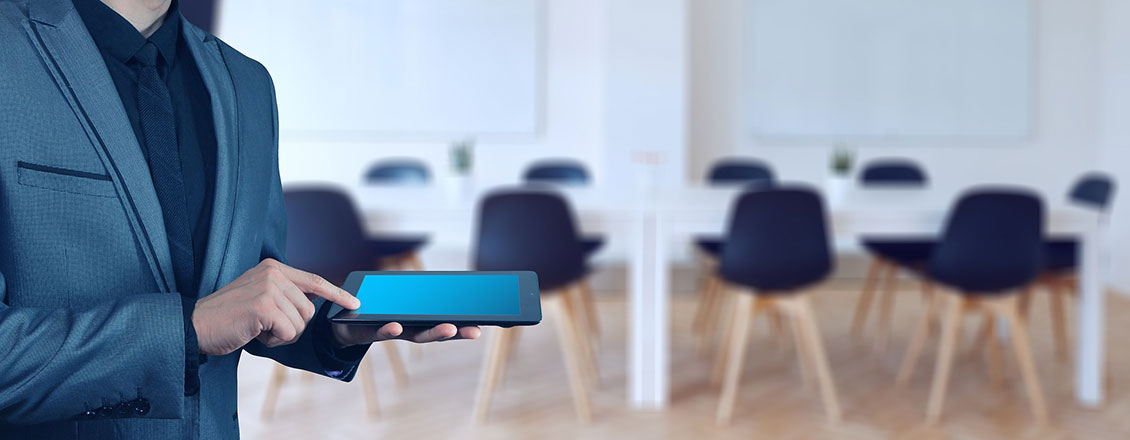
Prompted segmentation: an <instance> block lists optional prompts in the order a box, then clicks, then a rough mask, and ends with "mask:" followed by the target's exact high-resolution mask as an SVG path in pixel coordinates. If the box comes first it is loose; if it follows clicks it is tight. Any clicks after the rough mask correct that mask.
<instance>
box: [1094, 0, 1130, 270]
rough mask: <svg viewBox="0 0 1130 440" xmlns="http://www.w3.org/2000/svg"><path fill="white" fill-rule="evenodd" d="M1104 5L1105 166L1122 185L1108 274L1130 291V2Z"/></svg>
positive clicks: (1117, 195) (1112, 225)
mask: <svg viewBox="0 0 1130 440" xmlns="http://www.w3.org/2000/svg"><path fill="white" fill-rule="evenodd" d="M1104 8H1105V9H1104V10H1103V19H1104V20H1103V26H1102V29H1103V35H1102V38H1103V44H1102V46H1101V48H1102V52H1101V53H1102V68H1103V82H1102V87H1103V89H1102V96H1101V98H1100V99H1101V102H1100V104H1101V109H1102V121H1101V129H1100V135H1099V142H1100V146H1101V151H1100V160H1099V168H1100V169H1102V170H1103V171H1106V172H1108V173H1111V174H1112V175H1114V177H1115V178H1116V179H1117V180H1118V182H1119V183H1120V184H1121V186H1120V187H1119V188H1118V189H1117V190H1116V193H1115V199H1114V205H1113V207H1112V212H1111V216H1110V233H1109V236H1108V242H1109V243H1110V246H1109V248H1110V257H1111V259H1110V266H1109V267H1108V270H1107V274H1108V278H1109V280H1110V284H1111V285H1112V286H1113V287H1115V288H1117V289H1118V290H1119V291H1121V292H1124V293H1130V270H1127V268H1130V26H1127V23H1130V2H1126V1H1125V0H1106V1H1105V2H1104Z"/></svg>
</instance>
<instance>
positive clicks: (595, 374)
mask: <svg viewBox="0 0 1130 440" xmlns="http://www.w3.org/2000/svg"><path fill="white" fill-rule="evenodd" d="M564 295H565V296H564V297H563V298H562V300H563V301H565V303H566V304H567V305H568V312H569V319H571V320H572V322H573V330H574V332H575V333H576V335H575V336H576V338H577V344H578V345H580V347H581V351H580V355H581V361H582V365H583V366H584V370H583V372H584V375H585V383H586V384H588V385H591V386H593V387H599V386H600V371H599V368H597V364H596V352H595V350H594V349H593V346H592V341H591V340H590V339H589V338H590V335H589V334H588V332H587V329H588V326H589V325H591V324H590V323H591V322H592V319H591V318H590V317H589V316H588V311H587V310H586V309H585V307H584V305H583V304H582V303H583V302H584V300H583V299H582V298H581V296H582V293H581V289H580V286H578V285H573V286H571V287H568V288H566V289H565V292H564Z"/></svg>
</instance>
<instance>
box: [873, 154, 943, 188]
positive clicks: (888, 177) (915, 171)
mask: <svg viewBox="0 0 1130 440" xmlns="http://www.w3.org/2000/svg"><path fill="white" fill-rule="evenodd" d="M927 183H929V178H927V177H926V172H925V171H923V169H922V167H921V166H919V165H918V164H917V163H914V162H913V161H910V160H907V159H877V160H873V161H871V162H868V163H867V165H866V166H864V167H863V171H862V172H860V173H859V184H860V185H862V186H926V184H927Z"/></svg>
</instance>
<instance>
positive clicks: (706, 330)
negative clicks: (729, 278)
mask: <svg viewBox="0 0 1130 440" xmlns="http://www.w3.org/2000/svg"><path fill="white" fill-rule="evenodd" d="M721 287H722V286H721V283H720V282H719V281H718V278H717V277H716V276H714V275H713V274H710V275H707V278H706V282H705V286H704V288H703V291H702V298H701V299H699V302H698V309H697V310H696V311H695V317H694V321H693V323H692V324H691V331H692V332H694V333H696V334H697V335H698V349H699V354H700V355H702V356H706V355H707V354H708V353H709V352H710V346H711V342H712V341H711V337H712V334H711V333H712V332H711V331H710V330H711V329H713V328H714V327H715V326H716V325H717V322H713V321H715V320H717V319H718V317H719V316H720V311H719V307H720V305H721V302H722V298H721V296H722V295H721V292H720V290H721Z"/></svg>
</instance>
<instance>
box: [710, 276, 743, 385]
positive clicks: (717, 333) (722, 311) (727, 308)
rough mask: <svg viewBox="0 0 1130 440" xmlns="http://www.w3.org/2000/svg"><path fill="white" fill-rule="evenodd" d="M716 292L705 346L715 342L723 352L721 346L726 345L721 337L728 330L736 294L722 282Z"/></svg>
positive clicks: (712, 344) (724, 335) (723, 336)
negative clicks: (713, 310)
mask: <svg viewBox="0 0 1130 440" xmlns="http://www.w3.org/2000/svg"><path fill="white" fill-rule="evenodd" d="M717 294H718V298H717V301H718V306H717V309H716V310H717V311H716V312H715V314H714V316H715V322H714V323H713V324H708V327H707V328H708V331H709V332H710V335H709V336H708V337H707V340H708V344H707V346H714V345H715V343H718V345H717V347H719V350H718V351H719V352H724V351H725V350H721V348H722V347H726V344H727V343H726V342H725V341H722V339H725V338H726V333H727V332H729V331H730V324H731V322H732V320H733V318H734V314H733V308H734V301H735V296H736V295H735V294H734V292H732V291H730V290H728V288H727V287H726V286H723V285H722V284H719V287H718V293H717ZM719 374H721V373H719Z"/></svg>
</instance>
